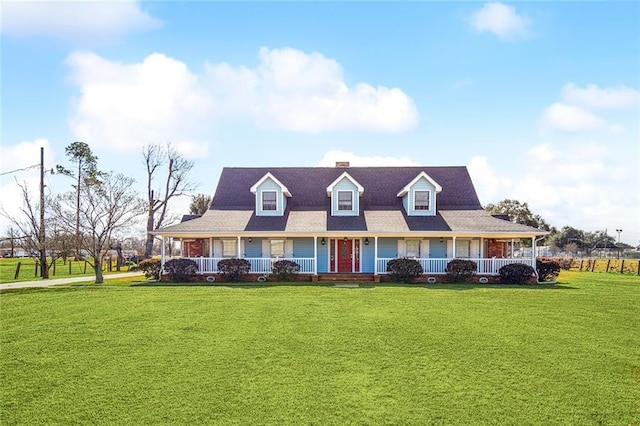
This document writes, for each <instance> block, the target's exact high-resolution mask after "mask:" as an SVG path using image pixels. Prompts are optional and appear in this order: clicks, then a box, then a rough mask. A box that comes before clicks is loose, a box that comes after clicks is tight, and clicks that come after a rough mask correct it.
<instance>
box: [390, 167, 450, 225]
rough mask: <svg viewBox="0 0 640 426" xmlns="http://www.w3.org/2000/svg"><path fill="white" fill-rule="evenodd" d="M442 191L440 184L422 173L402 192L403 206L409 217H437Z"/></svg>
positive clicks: (399, 194) (400, 194) (399, 195)
mask: <svg viewBox="0 0 640 426" xmlns="http://www.w3.org/2000/svg"><path fill="white" fill-rule="evenodd" d="M441 191H442V187H441V186H440V185H438V182H436V181H435V180H433V179H432V178H431V176H429V175H428V174H426V173H425V172H421V173H420V174H419V175H418V176H416V177H415V179H413V180H412V181H411V182H409V183H408V184H407V185H406V186H405V187H404V188H402V190H401V191H400V192H398V195H397V196H398V197H402V205H403V206H404V210H405V211H406V212H407V215H408V216H435V214H436V198H437V193H439V192H441Z"/></svg>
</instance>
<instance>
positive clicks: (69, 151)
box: [56, 141, 101, 252]
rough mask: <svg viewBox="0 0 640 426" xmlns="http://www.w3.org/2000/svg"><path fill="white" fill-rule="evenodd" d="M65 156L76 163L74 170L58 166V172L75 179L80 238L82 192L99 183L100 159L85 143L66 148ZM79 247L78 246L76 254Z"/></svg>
mask: <svg viewBox="0 0 640 426" xmlns="http://www.w3.org/2000/svg"><path fill="white" fill-rule="evenodd" d="M64 151H65V154H66V155H67V157H69V160H70V161H71V162H72V163H75V165H76V166H75V167H74V170H73V171H72V170H70V169H67V168H65V167H64V166H61V165H57V166H56V170H57V172H58V173H59V174H63V175H65V176H69V177H72V178H74V179H75V181H76V183H75V184H74V185H72V186H73V188H74V189H75V194H76V228H75V235H76V236H77V237H78V238H79V236H80V208H81V205H80V202H81V196H80V194H81V193H82V190H83V188H84V187H85V186H87V185H92V184H94V183H96V182H98V181H99V178H100V175H101V172H99V171H98V157H96V156H95V155H93V152H92V151H91V148H89V145H87V144H86V143H85V142H78V141H76V142H73V143H72V144H70V145H69V146H67V147H66V148H65V150H64ZM77 249H78V247H77V246H76V252H77V251H78V250H77Z"/></svg>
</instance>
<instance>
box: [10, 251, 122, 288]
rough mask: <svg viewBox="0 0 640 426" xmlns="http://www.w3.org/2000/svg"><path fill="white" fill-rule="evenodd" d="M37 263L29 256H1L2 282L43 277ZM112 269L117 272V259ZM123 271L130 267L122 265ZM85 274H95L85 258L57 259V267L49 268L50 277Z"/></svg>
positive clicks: (32, 279)
mask: <svg viewBox="0 0 640 426" xmlns="http://www.w3.org/2000/svg"><path fill="white" fill-rule="evenodd" d="M48 262H49V263H51V259H48ZM18 263H20V270H19V271H20V273H19V275H18V278H17V279H16V278H15V274H16V267H17V265H18ZM36 263H38V260H37V259H33V258H29V257H13V258H0V283H13V282H20V281H37V280H39V279H41V278H40V269H39V268H38V269H37V273H36ZM104 269H107V268H104ZM111 269H112V271H111V272H116V267H115V261H113V265H112V268H111ZM121 271H123V272H126V271H128V267H127V266H123V267H121ZM104 273H105V275H106V274H109V273H110V271H108V270H106V271H105V272H104ZM83 275H86V276H89V277H91V276H95V272H94V271H93V268H91V266H90V265H89V264H87V263H86V262H85V261H84V260H81V261H77V260H72V259H67V261H66V262H64V261H63V260H62V259H56V263H55V267H54V266H53V265H51V266H50V268H49V278H66V277H79V276H83Z"/></svg>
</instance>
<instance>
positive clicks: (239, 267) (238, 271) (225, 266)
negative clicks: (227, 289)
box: [218, 259, 251, 283]
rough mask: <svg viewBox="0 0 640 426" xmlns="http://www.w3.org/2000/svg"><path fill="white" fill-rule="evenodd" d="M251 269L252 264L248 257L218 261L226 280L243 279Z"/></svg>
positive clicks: (237, 280) (219, 268) (235, 280)
mask: <svg viewBox="0 0 640 426" xmlns="http://www.w3.org/2000/svg"><path fill="white" fill-rule="evenodd" d="M250 269H251V264H250V263H249V261H248V260H246V259H222V260H221V261H219V262H218V271H219V272H220V274H221V275H222V277H223V278H224V280H225V281H231V282H236V283H237V282H240V281H243V280H244V276H245V275H247V274H248V273H249V270H250Z"/></svg>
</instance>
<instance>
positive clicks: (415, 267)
mask: <svg viewBox="0 0 640 426" xmlns="http://www.w3.org/2000/svg"><path fill="white" fill-rule="evenodd" d="M387 272H388V273H389V274H390V275H391V279H393V280H394V281H396V282H402V283H410V282H412V281H413V280H414V279H415V278H417V277H419V276H420V275H421V274H422V273H423V272H424V270H423V269H422V265H420V262H418V261H417V260H415V259H409V258H406V257H403V258H399V259H392V260H390V261H389V262H388V263H387Z"/></svg>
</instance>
